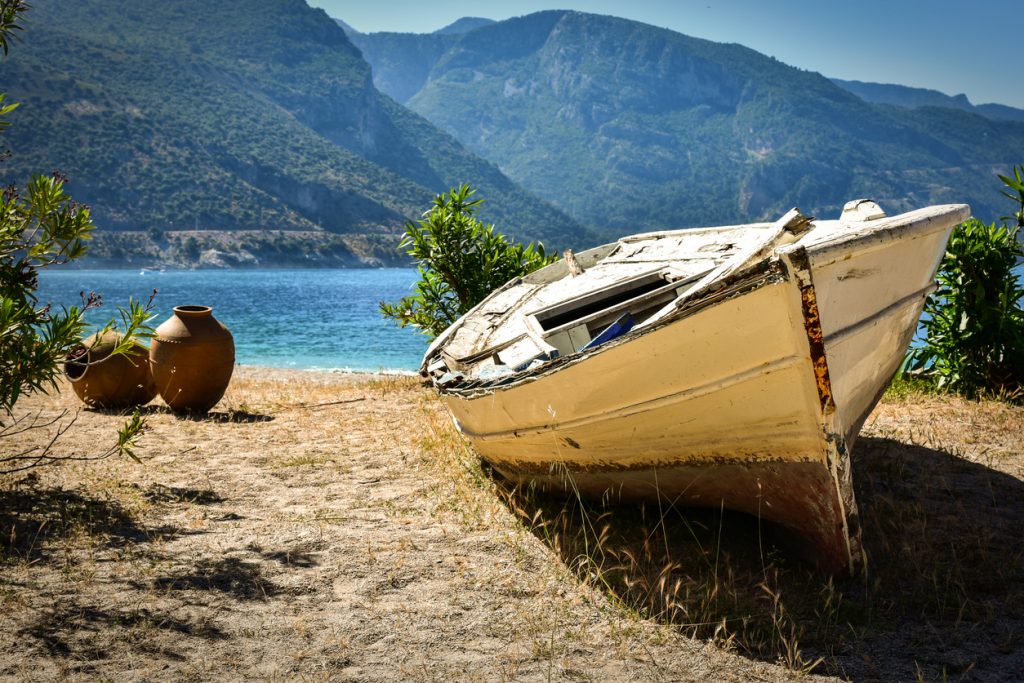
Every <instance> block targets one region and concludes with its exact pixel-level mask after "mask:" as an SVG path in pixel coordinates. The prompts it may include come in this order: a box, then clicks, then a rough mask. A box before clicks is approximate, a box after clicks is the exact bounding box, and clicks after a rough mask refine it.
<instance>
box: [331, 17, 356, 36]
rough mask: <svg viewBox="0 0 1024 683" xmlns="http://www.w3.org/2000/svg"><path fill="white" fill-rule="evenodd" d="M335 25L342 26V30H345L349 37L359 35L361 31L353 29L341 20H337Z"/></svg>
mask: <svg viewBox="0 0 1024 683" xmlns="http://www.w3.org/2000/svg"><path fill="white" fill-rule="evenodd" d="M334 23H335V24H337V25H338V26H340V27H341V30H343V31H344V32H345V33H346V34H348V35H351V34H353V33H359V31H357V30H355V29H354V28H352V27H351V26H350V25H348V24H346V23H345V22H344V21H342V20H341V19H335V20H334Z"/></svg>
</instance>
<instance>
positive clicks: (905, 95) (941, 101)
mask: <svg viewBox="0 0 1024 683" xmlns="http://www.w3.org/2000/svg"><path fill="white" fill-rule="evenodd" d="M829 80H831V81H832V82H833V83H835V84H836V85H838V86H839V87H841V88H843V89H844V90H848V91H850V92H852V93H853V94H854V95H857V96H858V97H860V98H861V99H862V100H864V101H865V102H873V103H876V104H891V105H893V106H896V107H905V108H910V109H914V108H917V107H944V108H947V109H959V110H961V111H968V112H972V113H974V114H979V115H981V116H984V117H985V118H988V119H993V120H996V121H1017V122H1024V109H1019V108H1017V107H1011V106H1009V105H1006V104H999V103H996V102H989V103H985V104H973V103H972V102H971V101H970V100H969V99H968V98H967V95H964V94H963V93H960V94H958V95H947V94H946V93H944V92H940V91H938V90H932V89H930V88H915V87H911V86H908V85H899V84H896V83H872V82H869V81H846V80H843V79H840V78H831V79H829Z"/></svg>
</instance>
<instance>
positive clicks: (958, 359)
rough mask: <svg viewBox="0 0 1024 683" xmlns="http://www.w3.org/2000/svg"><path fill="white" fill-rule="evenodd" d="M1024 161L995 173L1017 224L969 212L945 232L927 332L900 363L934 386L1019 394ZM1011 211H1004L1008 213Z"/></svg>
mask: <svg viewBox="0 0 1024 683" xmlns="http://www.w3.org/2000/svg"><path fill="white" fill-rule="evenodd" d="M1022 174H1024V166H1022V167H1019V168H1014V177H1013V178H1010V177H1007V176H1000V179H1001V180H1002V181H1003V183H1004V184H1005V185H1006V187H1007V188H1008V189H1009V190H1011V191H1012V193H1011V192H1007V191H1004V192H1003V193H1004V194H1005V195H1006V196H1008V197H1010V198H1011V199H1013V200H1014V201H1015V202H1016V203H1017V204H1018V205H1019V207H1020V208H1019V210H1018V211H1017V212H1016V213H1015V214H1014V216H1013V217H1012V218H1015V219H1016V223H1017V224H1016V225H1014V226H1012V227H1011V226H1009V225H1006V224H996V223H992V224H991V225H986V224H985V223H982V222H981V221H979V220H976V219H973V218H972V219H970V220H968V221H965V222H964V223H962V224H960V225H958V226H957V227H956V228H955V229H954V230H953V234H952V236H951V237H950V240H949V245H948V247H947V248H946V254H945V256H944V257H943V259H942V263H941V265H940V266H939V273H938V282H939V288H938V290H937V291H936V292H935V293H934V294H933V295H932V296H931V297H930V298H929V299H928V301H927V302H926V303H925V313H926V319H925V320H924V322H923V327H924V330H925V339H924V343H923V344H922V346H920V347H918V348H915V349H912V350H911V351H910V354H909V355H908V358H907V363H906V364H905V365H904V369H905V370H906V371H908V372H910V373H913V374H916V375H918V376H920V377H922V378H925V379H928V380H929V381H930V382H931V383H933V385H934V386H935V387H937V388H939V389H942V390H947V391H952V392H954V393H958V394H962V395H964V396H967V397H969V398H976V397H978V396H981V395H997V396H1003V397H1006V398H1009V399H1011V400H1014V399H1016V400H1020V399H1021V398H1024V309H1022V308H1021V303H1022V301H1024V286H1022V284H1021V282H1020V279H1019V278H1018V276H1017V274H1016V273H1014V268H1015V267H1017V266H1018V265H1019V264H1020V263H1021V261H1022V260H1024V248H1022V246H1021V243H1020V241H1019V233H1020V229H1021V226H1022V224H1024V182H1022ZM1006 218H1010V217H1006Z"/></svg>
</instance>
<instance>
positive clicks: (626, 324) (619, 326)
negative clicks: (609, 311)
mask: <svg viewBox="0 0 1024 683" xmlns="http://www.w3.org/2000/svg"><path fill="white" fill-rule="evenodd" d="M633 322H634V321H633V316H632V315H630V313H629V311H627V312H625V313H623V314H622V315H621V316H619V319H618V320H616V321H615V322H613V323H612V324H611V325H609V326H608V327H606V328H604V329H603V330H601V334H599V335H597V336H596V337H594V338H593V339H591V340H590V341H589V342H587V344H586V346H584V347H583V348H582V349H580V351H589V350H590V349H592V348H594V347H595V346H600V345H601V344H607V343H608V342H610V341H611V340H612V339H615V338H616V337H621V336H622V335H624V334H626V333H627V332H629V331H630V330H631V329H633Z"/></svg>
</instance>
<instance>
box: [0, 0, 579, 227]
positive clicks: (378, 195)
mask: <svg viewBox="0 0 1024 683" xmlns="http://www.w3.org/2000/svg"><path fill="white" fill-rule="evenodd" d="M27 23H28V28H29V31H28V32H27V34H26V38H25V39H24V40H23V41H22V43H21V44H20V45H19V46H18V47H19V49H18V50H17V51H16V52H15V53H12V55H11V57H10V58H9V59H8V60H7V61H5V62H4V64H3V66H2V69H3V71H2V75H3V86H4V88H5V89H6V91H7V92H8V94H9V97H10V98H11V99H13V100H17V101H20V102H22V103H23V104H22V106H21V108H20V109H19V110H18V111H17V112H16V122H17V124H18V127H17V131H16V134H14V135H12V136H10V137H9V139H8V140H7V144H8V145H9V146H10V149H11V156H10V158H9V159H7V160H6V162H5V163H4V164H3V165H2V166H0V169H2V173H3V178H2V180H3V182H4V183H5V184H6V183H7V182H8V180H7V179H9V178H10V179H13V178H19V177H22V176H23V175H24V174H25V169H56V168H59V169H61V170H62V171H63V172H64V173H66V174H67V175H68V176H70V178H71V181H72V188H73V190H74V192H75V195H76V196H77V197H80V198H81V199H82V200H84V201H86V202H88V203H89V204H91V205H92V206H93V217H94V219H95V220H96V222H97V224H99V225H100V226H101V227H103V228H108V229H110V228H113V229H118V230H156V231H160V230H183V229H190V230H195V229H198V230H224V231H229V230H230V231H233V230H252V229H264V230H266V229H274V230H292V231H303V232H307V233H308V232H327V233H339V234H346V235H350V234H370V235H373V234H388V235H391V234H396V233H397V232H398V231H399V229H400V228H401V226H402V225H403V223H404V222H405V220H407V219H410V218H415V217H418V216H419V215H420V214H421V212H422V211H423V210H425V209H426V208H427V207H428V206H429V205H430V202H431V199H432V198H433V196H434V194H435V193H437V192H440V191H443V190H446V189H447V188H449V187H451V186H454V185H457V184H459V183H461V182H467V181H469V182H472V183H473V184H474V185H475V186H476V187H478V188H479V191H480V196H482V197H485V198H486V199H487V203H486V204H485V205H484V207H483V211H482V213H483V215H484V217H485V218H486V219H487V220H490V221H494V222H496V223H498V224H499V225H500V226H501V227H502V229H504V230H507V231H508V232H509V233H511V234H513V235H515V236H517V237H519V238H524V239H536V238H539V237H542V236H543V237H545V238H547V239H548V240H549V241H551V240H554V241H555V242H557V243H565V244H569V243H576V242H579V241H584V242H586V241H588V240H589V238H588V236H587V233H586V232H585V231H584V230H583V229H582V228H581V227H580V226H579V225H578V224H577V223H575V222H574V221H572V220H571V219H569V218H568V217H567V216H565V215H564V214H562V213H561V212H559V211H558V210H556V209H554V208H552V207H551V206H550V205H548V204H546V203H544V202H543V201H540V200H538V199H536V198H535V197H533V196H531V195H529V194H528V193H526V192H524V191H523V190H522V189H521V188H520V187H518V186H517V185H516V184H515V183H513V182H512V181H510V180H509V179H508V178H507V177H505V176H504V175H503V174H502V173H501V172H500V171H499V170H498V169H497V168H496V167H495V166H494V165H492V164H491V163H488V162H486V161H484V160H482V159H480V158H479V157H478V156H476V155H474V154H472V153H471V152H469V151H467V150H466V149H465V148H464V147H463V146H462V145H461V144H460V143H459V142H458V141H457V140H456V139H455V138H453V137H452V136H450V135H448V134H446V133H444V132H442V131H440V130H438V129H437V128H436V127H435V126H433V125H432V124H430V123H429V122H427V121H426V120H425V119H423V118H421V117H420V116H418V115H416V114H414V113H412V112H410V111H409V110H407V109H406V108H404V107H402V106H400V105H398V104H396V103H395V102H394V101H393V100H391V99H390V98H389V97H386V96H384V95H382V94H381V93H380V92H378V91H377V90H376V89H375V88H374V87H373V84H372V81H371V75H370V67H369V66H368V64H367V63H366V62H365V61H364V60H363V58H362V55H361V54H360V52H359V50H358V49H357V48H356V47H354V46H353V45H352V43H351V42H350V41H349V40H348V38H347V37H346V35H345V32H344V31H343V30H342V29H341V28H340V27H339V26H338V25H337V24H336V23H335V22H334V21H333V20H331V19H330V18H329V17H328V16H327V15H326V14H325V13H324V12H323V11H321V10H314V9H311V8H309V7H308V6H307V5H306V4H305V3H304V2H303V1H302V0H278V1H273V0H238V1H231V2H229V1H228V0H215V1H212V2H211V1H202V2H200V1H199V0H180V1H176V2H173V3H168V2H163V1H162V0H103V1H102V2H101V1H100V0H81V1H80V2H75V3H65V2H56V0H36V2H33V3H32V10H31V12H30V13H29V14H28V15H27ZM589 241H592V240H589Z"/></svg>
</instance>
